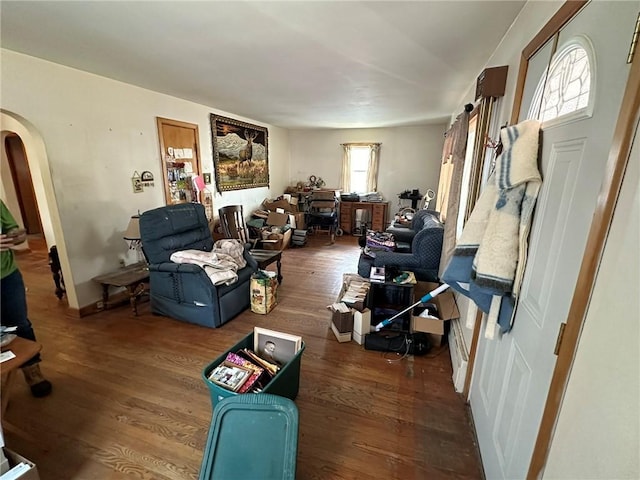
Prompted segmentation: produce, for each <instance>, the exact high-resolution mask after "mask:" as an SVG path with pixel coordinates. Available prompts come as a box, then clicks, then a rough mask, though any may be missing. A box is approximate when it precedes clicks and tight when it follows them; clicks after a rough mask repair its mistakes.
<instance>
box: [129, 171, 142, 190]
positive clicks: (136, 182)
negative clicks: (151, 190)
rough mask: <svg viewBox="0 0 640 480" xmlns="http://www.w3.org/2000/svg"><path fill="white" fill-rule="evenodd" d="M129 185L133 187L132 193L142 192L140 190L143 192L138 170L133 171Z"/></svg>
mask: <svg viewBox="0 0 640 480" xmlns="http://www.w3.org/2000/svg"><path fill="white" fill-rule="evenodd" d="M131 185H132V187H133V193H142V192H144V186H143V185H142V179H141V178H140V174H139V173H138V172H133V176H132V177H131Z"/></svg>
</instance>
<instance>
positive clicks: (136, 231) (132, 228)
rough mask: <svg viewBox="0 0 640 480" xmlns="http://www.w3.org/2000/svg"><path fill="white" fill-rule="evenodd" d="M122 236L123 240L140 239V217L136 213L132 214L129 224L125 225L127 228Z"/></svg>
mask: <svg viewBox="0 0 640 480" xmlns="http://www.w3.org/2000/svg"><path fill="white" fill-rule="evenodd" d="M122 238H124V239H125V240H140V217H139V216H138V215H134V216H133V217H131V219H129V225H127V230H126V231H125V232H124V236H123V237H122Z"/></svg>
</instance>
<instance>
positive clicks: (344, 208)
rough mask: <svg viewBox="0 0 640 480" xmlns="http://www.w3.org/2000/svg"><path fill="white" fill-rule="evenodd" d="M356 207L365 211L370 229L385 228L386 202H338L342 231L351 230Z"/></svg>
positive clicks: (378, 230) (353, 225)
mask: <svg viewBox="0 0 640 480" xmlns="http://www.w3.org/2000/svg"><path fill="white" fill-rule="evenodd" d="M358 209H362V210H365V211H366V212H367V224H368V226H369V228H370V229H371V230H375V231H377V232H383V231H384V230H385V228H387V214H388V210H389V204H388V203H387V202H340V228H341V229H342V231H343V232H344V233H348V234H351V233H352V232H353V229H354V228H355V222H356V210H358Z"/></svg>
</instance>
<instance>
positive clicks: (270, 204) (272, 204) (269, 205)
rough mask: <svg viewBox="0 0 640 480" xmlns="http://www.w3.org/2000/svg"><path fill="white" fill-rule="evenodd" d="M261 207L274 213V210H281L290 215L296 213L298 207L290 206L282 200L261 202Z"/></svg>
mask: <svg viewBox="0 0 640 480" xmlns="http://www.w3.org/2000/svg"><path fill="white" fill-rule="evenodd" d="M262 206H263V207H264V208H265V210H269V211H272V212H275V211H276V209H278V208H281V209H282V210H284V211H285V212H290V213H295V212H297V211H298V207H297V206H294V205H291V204H290V203H289V202H287V201H286V200H284V199H282V200H267V199H265V200H264V201H263V202H262Z"/></svg>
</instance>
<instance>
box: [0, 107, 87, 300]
mask: <svg viewBox="0 0 640 480" xmlns="http://www.w3.org/2000/svg"><path fill="white" fill-rule="evenodd" d="M0 126H1V134H2V141H3V146H4V145H5V143H4V142H5V140H6V139H7V138H13V137H14V136H17V137H18V138H19V140H20V141H21V143H22V150H23V155H24V157H25V165H26V167H27V168H28V171H29V173H30V176H31V188H32V189H33V195H34V197H35V203H36V205H37V207H36V208H37V214H38V216H39V219H40V226H41V231H42V233H43V235H44V238H45V241H46V244H47V248H49V247H51V246H52V245H56V246H57V248H58V255H59V257H60V264H61V266H62V272H63V275H64V278H65V283H66V290H67V292H66V293H67V300H68V303H69V307H71V308H72V309H76V310H78V309H79V305H78V298H77V295H76V290H75V283H74V281H73V275H72V272H71V267H70V264H69V257H68V255H67V248H66V243H65V240H64V234H63V232H62V223H61V221H60V215H59V212H58V206H57V204H56V200H55V191H54V188H53V180H52V178H51V171H50V169H49V159H48V157H47V152H46V149H45V146H44V141H43V139H42V136H41V135H40V133H39V132H38V131H37V130H36V128H35V127H34V126H33V125H32V124H31V123H30V122H29V121H28V120H26V119H24V118H22V117H20V116H19V115H17V114H15V113H12V112H8V111H6V110H1V109H0ZM10 142H16V140H15V139H14V140H10ZM2 168H3V170H5V169H6V170H10V169H11V167H10V166H9V159H8V154H7V152H6V149H5V148H2ZM7 173H8V172H7ZM16 190H17V189H16V187H15V186H14V183H13V175H6V174H5V175H2V191H3V195H4V196H5V198H6V200H7V205H8V206H9V208H11V209H12V211H14V212H16V213H17V212H20V215H21V216H22V208H20V200H19V198H18V192H17V191H16ZM23 223H24V224H25V226H26V224H27V222H26V221H24V222H23Z"/></svg>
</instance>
